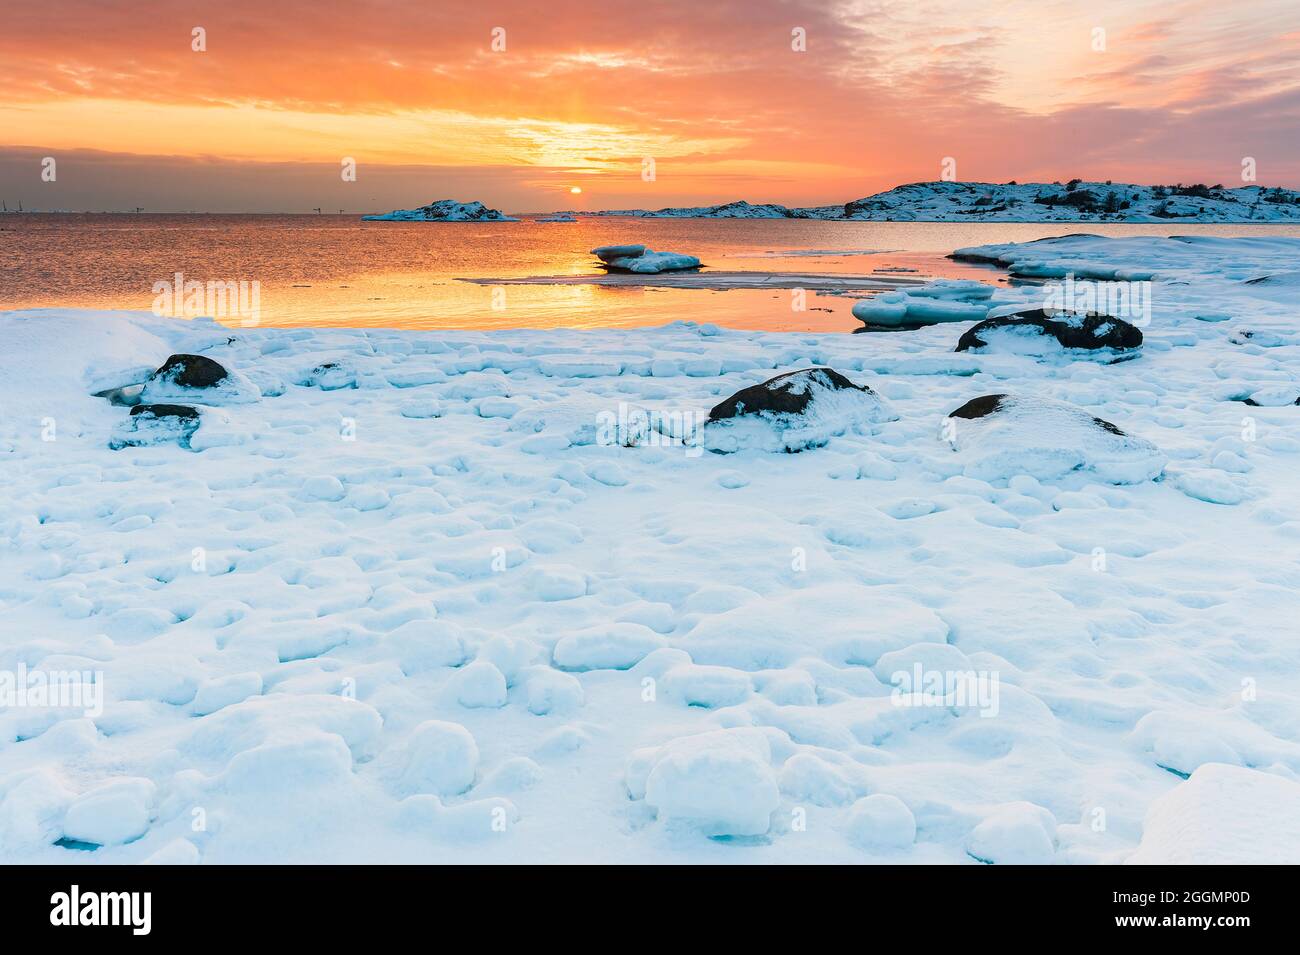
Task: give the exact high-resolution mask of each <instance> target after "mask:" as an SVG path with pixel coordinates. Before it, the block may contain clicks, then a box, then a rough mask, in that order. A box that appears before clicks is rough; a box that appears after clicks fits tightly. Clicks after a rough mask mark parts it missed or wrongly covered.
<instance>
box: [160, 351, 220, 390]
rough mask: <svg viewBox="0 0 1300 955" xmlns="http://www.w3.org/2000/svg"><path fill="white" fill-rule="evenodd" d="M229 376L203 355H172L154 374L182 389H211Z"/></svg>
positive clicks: (217, 364) (218, 364) (218, 365)
mask: <svg viewBox="0 0 1300 955" xmlns="http://www.w3.org/2000/svg"><path fill="white" fill-rule="evenodd" d="M228 376H229V372H227V371H226V369H225V368H223V367H222V366H221V365H220V363H218V362H215V361H213V360H212V359H211V358H204V357H203V356H202V355H172V356H171V357H170V358H168V359H167V360H166V361H165V362H163V363H162V367H161V368H159V369H158V370H157V371H155V372H154V373H153V377H154V378H155V379H159V380H162V381H168V382H171V383H172V384H176V385H179V386H181V387H182V388H211V387H212V386H213V385H219V384H220V383H221V382H223V381H225V380H226V378H227V377H228Z"/></svg>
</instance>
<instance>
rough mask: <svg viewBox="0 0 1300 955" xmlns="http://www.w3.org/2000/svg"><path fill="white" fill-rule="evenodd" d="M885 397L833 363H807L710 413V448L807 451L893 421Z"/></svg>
mask: <svg viewBox="0 0 1300 955" xmlns="http://www.w3.org/2000/svg"><path fill="white" fill-rule="evenodd" d="M894 419H895V415H894V414H893V412H892V411H890V409H889V406H888V405H887V404H886V403H885V401H884V400H883V399H882V398H881V397H880V396H879V395H877V394H876V393H875V392H874V391H872V390H871V389H870V388H868V387H866V386H865V385H856V384H854V383H853V382H851V381H850V380H849V379H847V378H845V377H844V376H843V375H841V374H840V373H839V372H838V371H835V370H834V369H832V368H804V369H801V370H799V371H791V372H787V373H786V374H784V375H777V376H776V377H775V378H770V379H768V380H767V381H764V382H762V383H761V384H757V385H751V386H750V387H748V388H743V389H741V390H740V391H738V392H736V393H735V394H734V395H732V396H731V397H730V398H728V399H727V400H726V401H723V402H721V403H720V404H718V405H716V406H715V407H714V408H713V410H712V411H710V412H709V417H708V420H707V421H706V422H705V423H704V426H703V429H702V436H703V444H704V446H705V447H706V448H708V449H709V450H710V451H716V452H718V453H722V454H727V453H731V452H733V451H741V450H745V449H751V448H752V449H756V450H760V451H803V450H805V449H808V448H816V447H820V446H822V445H824V444H826V442H827V441H829V440H830V439H831V438H832V437H834V436H836V435H842V434H845V433H847V432H849V431H852V430H855V429H857V428H860V427H864V426H867V425H872V424H878V423H880V422H882V421H892V420H894Z"/></svg>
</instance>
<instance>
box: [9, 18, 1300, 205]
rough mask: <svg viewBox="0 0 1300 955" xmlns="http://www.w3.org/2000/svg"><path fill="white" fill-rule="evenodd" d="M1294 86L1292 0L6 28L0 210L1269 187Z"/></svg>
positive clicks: (109, 21)
mask: <svg viewBox="0 0 1300 955" xmlns="http://www.w3.org/2000/svg"><path fill="white" fill-rule="evenodd" d="M196 27H201V28H202V30H203V31H204V32H205V39H206V50H204V51H195V50H194V49H192V43H193V39H192V37H193V31H194V29H195V28H196ZM495 28H501V30H503V31H504V34H501V33H500V32H498V33H497V38H498V40H497V45H498V46H499V45H501V41H502V39H503V40H504V47H505V48H504V50H494V49H493V37H494V29H495ZM797 29H798V30H802V31H803V35H804V36H806V50H805V51H799V50H797V49H794V48H793V46H797V45H798V44H797V42H796V41H795V39H794V34H795V31H796V30H797ZM1098 31H1104V34H1103V33H1099V32H1098ZM1099 41H1100V42H1099ZM1098 46H1100V47H1103V48H1100V49H1097V48H1095V47H1098ZM1298 63H1300V5H1298V4H1296V3H1295V0H1252V2H1250V3H1222V2H1219V0H1166V2H1144V0H1093V2H1087V3H1079V2H1068V3H1067V2H1052V0H1024V2H1020V0H1013V2H982V3H981V2H974V3H951V2H947V0H943V2H931V0H916V2H908V3H877V2H862V0H856V2H845V3H834V2H821V3H785V2H779V0H691V2H666V3H654V2H625V0H602V2H598V3H590V2H581V3H579V2H570V0H549V2H529V3H523V2H517V3H499V2H476V3H465V2H456V3H451V2H438V0H420V2H409V3H407V2H397V0H390V2H382V0H353V2H329V0H312V2H304V0H277V2H266V0H258V2H251V0H223V2H221V3H180V2H161V0H131V2H124V3H118V2H111V0H49V2H45V3H40V4H35V3H31V4H8V5H7V6H6V11H5V15H4V27H3V29H2V30H0V89H3V91H4V93H3V96H0V198H3V199H5V200H6V201H7V202H8V203H9V204H10V206H11V207H12V206H13V205H14V203H15V202H17V201H19V200H21V201H22V202H23V203H24V205H25V206H26V207H28V208H69V209H75V210H82V209H92V210H99V209H125V208H132V207H135V206H142V207H144V208H146V209H148V210H150V211H176V210H189V209H194V210H208V211H309V210H310V209H312V208H313V207H316V206H323V207H327V211H333V210H337V209H339V208H344V209H347V210H348V211H349V212H362V211H379V210H387V209H391V208H395V207H410V206H413V205H419V204H422V203H424V202H427V201H430V200H433V199H438V198H445V197H449V198H457V199H462V200H468V199H481V200H483V201H484V202H486V203H488V204H489V205H491V206H496V207H499V208H503V209H506V210H511V211H540V210H549V209H557V208H570V207H577V208H588V209H600V208H621V207H633V206H636V207H656V208H657V207H660V206H665V205H680V204H702V203H712V202H723V201H729V200H732V199H737V198H745V199H749V200H751V201H756V202H759V201H771V202H783V203H786V204H790V205H815V204H825V203H832V202H844V201H846V200H849V199H854V198H858V197H860V196H864V195H868V194H870V193H872V192H876V191H879V190H881V189H887V188H890V187H892V186H894V185H897V184H899V183H904V182H914V181H919V180H930V179H938V178H939V177H940V165H941V163H942V161H943V159H944V157H949V156H951V157H953V158H954V159H955V160H956V163H957V176H958V178H960V179H966V180H987V181H998V182H1004V181H1006V180H1009V179H1017V180H1019V181H1022V182H1023V181H1031V180H1048V181H1051V180H1057V179H1068V178H1071V177H1074V176H1079V177H1083V178H1098V179H1106V178H1109V179H1115V180H1120V181H1134V182H1175V181H1183V182H1195V181H1203V182H1207V183H1218V182H1222V183H1224V184H1225V185H1240V184H1241V179H1240V170H1241V163H1242V159H1243V157H1247V156H1249V157H1253V158H1254V159H1255V160H1256V163H1257V167H1258V176H1259V181H1260V182H1261V183H1263V184H1266V185H1283V186H1290V187H1295V186H1300V77H1298V73H1300V67H1298V66H1297V64H1298ZM47 156H52V157H54V158H55V160H56V163H57V166H56V168H57V178H56V180H55V181H54V182H52V183H51V182H43V181H42V179H41V169H42V165H41V162H42V159H43V158H44V157H47ZM344 157H351V158H354V159H355V160H356V163H357V181H356V182H345V181H343V178H342V176H341V175H340V171H341V163H342V161H343V159H344ZM646 157H651V158H653V159H654V160H655V173H656V176H655V179H654V180H653V181H650V182H647V181H643V179H642V163H643V159H645V158H646ZM574 186H579V187H581V189H582V190H583V191H582V194H581V195H580V196H576V197H575V196H574V195H573V194H571V192H570V190H571V189H572V188H573V187H574Z"/></svg>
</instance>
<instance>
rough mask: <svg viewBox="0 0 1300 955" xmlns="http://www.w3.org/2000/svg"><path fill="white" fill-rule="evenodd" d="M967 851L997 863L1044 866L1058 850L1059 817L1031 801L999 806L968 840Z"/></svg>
mask: <svg viewBox="0 0 1300 955" xmlns="http://www.w3.org/2000/svg"><path fill="white" fill-rule="evenodd" d="M966 852H967V854H969V855H970V856H971V857H972V858H974V859H977V860H978V861H980V862H987V863H991V864H995V865H1043V864H1045V863H1049V862H1051V861H1052V856H1053V855H1054V854H1055V852H1056V817H1054V816H1053V815H1052V814H1051V813H1050V812H1048V811H1047V810H1046V809H1044V808H1043V807H1042V806H1036V805H1034V804H1033V803H1029V802H1013V803H1007V804H1006V805H1004V806H999V807H998V808H997V809H995V810H994V811H993V812H992V813H990V814H989V815H988V816H986V817H985V818H984V819H983V821H981V822H980V824H979V825H977V826H976V827H975V828H974V830H973V831H972V832H971V834H970V836H969V838H967V840H966Z"/></svg>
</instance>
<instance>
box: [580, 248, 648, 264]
mask: <svg viewBox="0 0 1300 955" xmlns="http://www.w3.org/2000/svg"><path fill="white" fill-rule="evenodd" d="M643 252H645V246H644V245H602V246H601V247H600V248H598V249H592V250H591V254H592V255H594V256H595V257H596V258H598V259H600V261H602V262H609V261H610V260H612V259H627V258H635V257H636V256H638V255H641V254H642V253H643Z"/></svg>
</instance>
